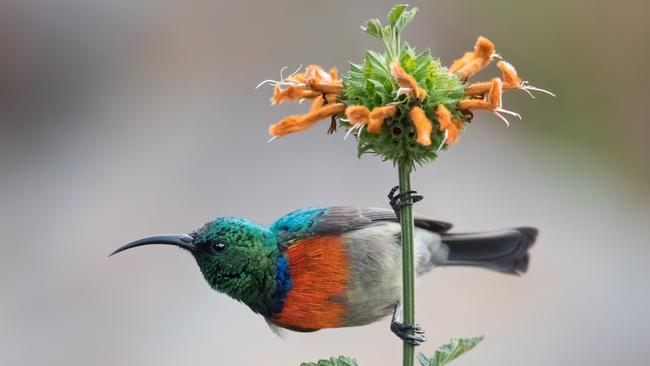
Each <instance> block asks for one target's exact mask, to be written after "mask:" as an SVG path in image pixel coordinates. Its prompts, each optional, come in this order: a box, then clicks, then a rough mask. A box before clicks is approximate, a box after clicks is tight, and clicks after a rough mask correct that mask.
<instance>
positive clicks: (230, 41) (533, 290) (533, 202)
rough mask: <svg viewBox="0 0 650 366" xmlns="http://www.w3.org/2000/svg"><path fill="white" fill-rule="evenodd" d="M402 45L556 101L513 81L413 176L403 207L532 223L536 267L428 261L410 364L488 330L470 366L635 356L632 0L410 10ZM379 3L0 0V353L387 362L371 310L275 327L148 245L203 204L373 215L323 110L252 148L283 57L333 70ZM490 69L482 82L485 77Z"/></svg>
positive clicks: (389, 354) (382, 330) (649, 169)
mask: <svg viewBox="0 0 650 366" xmlns="http://www.w3.org/2000/svg"><path fill="white" fill-rule="evenodd" d="M417 5H418V6H419V7H420V8H421V12H420V14H419V15H418V16H417V17H416V19H415V21H414V23H413V24H412V25H411V26H410V27H409V29H408V30H407V32H406V35H405V38H406V39H408V40H409V42H410V43H411V44H413V45H414V46H416V47H418V48H421V49H423V48H426V47H431V49H432V52H433V54H434V55H438V56H439V57H440V58H441V60H442V62H443V63H444V64H449V63H450V62H451V61H452V60H453V59H454V58H456V57H458V56H460V55H462V53H463V52H465V51H466V50H469V49H471V47H472V46H473V43H474V40H475V38H476V36H478V35H479V34H483V35H485V36H487V37H489V38H490V39H492V40H493V41H494V42H495V43H496V45H497V50H498V51H499V52H500V53H501V54H502V55H503V56H504V57H505V58H506V59H507V60H509V61H510V62H511V63H512V64H513V65H515V66H516V67H517V69H518V71H519V72H520V74H521V75H522V76H523V77H524V78H526V79H528V80H531V82H532V84H533V85H536V86H540V87H543V88H547V89H550V90H553V91H554V92H556V93H557V95H558V97H557V98H555V99H553V98H550V97H546V96H544V95H540V96H539V97H538V98H537V99H536V100H534V101H533V100H531V99H529V98H528V97H527V96H526V95H525V94H524V93H521V92H513V93H508V94H507V95H506V96H505V104H506V107H507V108H509V109H512V110H515V111H518V112H520V113H521V114H522V115H523V116H524V120H523V121H518V120H517V121H515V120H513V121H512V122H513V126H512V128H510V129H508V130H505V128H504V126H503V124H502V122H501V121H500V120H498V119H497V118H496V117H494V116H492V115H489V114H487V113H477V115H476V118H475V119H474V122H473V123H472V125H471V126H470V127H469V128H468V130H467V131H466V133H464V134H463V135H462V136H461V141H460V143H459V144H457V145H456V146H454V147H453V148H452V149H451V150H450V151H449V152H446V153H444V154H442V156H441V157H440V159H439V160H438V161H436V162H435V163H433V164H431V165H429V166H426V167H424V168H422V169H420V170H418V171H417V173H416V174H415V175H414V178H413V179H414V187H415V188H417V189H418V190H419V191H420V192H422V193H423V194H424V195H425V196H426V198H425V200H424V201H423V202H421V203H419V204H418V205H417V211H418V212H419V213H421V214H425V215H428V216H432V217H436V218H439V219H442V220H447V221H451V222H454V223H456V229H457V230H458V231H462V230H469V231H474V230H486V229H494V228H500V227H508V226H517V225H535V226H537V227H539V228H540V230H541V235H540V237H539V241H538V244H537V245H536V246H535V247H534V248H533V250H532V262H531V266H530V270H529V272H528V273H527V274H526V275H525V276H523V277H521V278H517V277H509V276H505V275H500V274H495V273H491V272H488V271H482V270H474V269H461V268H453V269H452V268H443V269H439V270H436V271H434V272H433V273H431V274H429V275H428V276H427V277H425V278H422V279H421V280H420V282H419V286H418V291H417V299H418V302H417V319H418V322H420V323H421V324H422V325H423V326H424V327H425V328H426V329H427V330H428V336H429V342H428V343H427V344H426V345H425V346H423V347H421V348H420V350H422V351H425V352H426V353H431V352H432V351H433V349H434V348H435V347H436V346H437V345H439V344H441V343H443V342H444V341H446V340H447V339H448V338H449V337H464V336H475V335H480V334H486V335H487V339H486V340H485V341H484V342H483V343H482V344H481V345H480V346H479V347H478V348H477V349H476V350H475V351H473V352H471V353H469V354H468V355H466V356H463V357H462V358H461V359H459V360H457V361H456V364H457V365H459V366H462V365H527V366H537V365H539V366H542V365H544V366H548V365H587V364H588V365H594V366H595V365H611V364H616V365H640V364H643V363H644V362H645V360H646V359H647V356H649V355H650V353H649V351H648V350H647V344H648V342H649V341H650V320H649V317H648V315H647V309H648V306H649V305H650V304H649V299H650V295H649V290H650V289H649V288H648V285H647V279H648V275H649V274H650V270H649V269H648V265H647V263H648V256H649V255H650V250H649V249H648V244H649V243H648V239H647V237H646V232H645V231H646V229H647V227H648V224H649V223H650V208H649V207H650V206H649V203H650V164H649V163H648V157H649V155H650V150H649V148H648V145H647V144H646V142H645V140H646V139H647V137H648V136H649V134H650V124H649V123H648V122H649V121H648V118H647V116H648V103H647V101H646V99H647V96H648V93H647V85H648V84H647V82H648V81H649V80H648V79H649V78H648V71H647V58H648V56H650V50H649V47H648V45H649V44H650V42H648V34H650V32H649V31H650V30H649V29H648V25H647V19H646V18H647V14H648V10H649V9H648V5H647V4H646V3H645V2H643V1H634V0H625V1H618V2H613V3H612V2H602V1H598V2H593V1H586V0H578V1H546V2H534V3H533V2H515V3H511V2H506V1H493V2H483V1H437V2H417ZM391 6H392V2H389V1H377V2H369V1H365V2H361V1H358V2H345V1H333V2H330V1H327V2H326V1H320V2H312V1H301V2H293V3H292V2H288V1H278V2H257V3H253V2H245V1H244V2H238V3H237V4H235V3H231V4H227V3H221V2H206V1H200V0H190V1H183V2H177V1H153V0H148V1H138V2H133V1H124V0H118V1H81V0H60V1H34V0H4V1H2V2H1V3H0V164H1V165H0V167H1V172H2V174H1V175H0V233H2V237H3V240H2V244H0V245H2V255H0V289H1V296H0V364H2V365H88V364H92V365H159V366H162V365H178V364H187V365H197V366H198V365H223V364H233V365H262V364H263V365H297V364H298V363H299V362H300V361H306V360H316V359H318V358H319V357H329V356H331V355H338V354H345V355H350V356H354V357H356V358H357V359H358V360H359V361H360V364H361V365H389V364H393V365H395V364H398V362H400V361H399V360H400V357H401V345H400V343H399V342H397V340H396V339H395V337H394V336H393V335H392V334H391V333H390V332H389V331H388V320H386V321H384V322H380V323H377V324H373V325H370V326H365V327H360V328H350V329H336V330H324V331H320V332H316V333H312V334H299V333H290V334H288V335H287V336H286V338H285V339H281V338H278V337H276V336H275V335H274V334H273V333H272V332H271V331H270V330H269V329H268V328H267V325H266V324H265V322H264V321H263V320H262V319H261V318H259V317H258V316H255V315H254V314H253V313H251V312H250V311H249V310H248V309H247V308H245V307H243V306H242V305H240V304H237V303H236V302H234V301H232V300H231V299H229V298H227V297H225V296H224V295H220V294H217V293H215V292H213V291H211V290H210V289H209V288H208V286H207V285H206V284H205V283H204V281H203V279H202V278H201V276H200V274H199V272H198V270H197V268H196V266H195V264H194V263H193V261H192V260H191V258H190V257H189V256H188V255H186V254H184V253H182V252H180V251H179V250H174V249H170V248H168V247H155V248H154V247H152V248H148V249H142V250H137V251H133V252H129V253H126V254H124V255H120V256H118V257H115V258H111V259H110V260H107V259H105V255H106V254H108V253H109V252H110V251H112V250H113V249H115V248H116V247H118V246H119V245H121V244H123V243H125V242H127V241H130V240H132V239H136V238H139V237H142V236H146V235H151V234H158V233H169V232H172V233H173V232H180V233H183V232H188V231H190V230H192V229H194V228H196V227H197V226H199V225H201V224H202V223H203V222H205V221H207V220H210V219H212V218H213V217H216V216H222V215H232V216H242V217H246V218H249V219H252V220H255V221H258V222H260V223H265V224H268V223H270V222H272V221H273V220H274V219H275V218H277V217H279V216H280V215H282V214H284V213H286V212H288V211H290V210H293V209H296V208H300V207H305V206H311V205H322V204H325V205H330V204H331V205H336V204H347V205H359V206H386V199H385V195H386V193H387V191H388V190H389V188H390V187H391V186H392V185H394V184H395V182H396V173H395V170H394V169H393V167H392V166H391V165H390V164H389V163H382V162H380V161H379V160H378V159H376V158H373V157H364V158H363V159H361V160H358V159H357V158H356V156H355V143H354V142H353V141H352V139H349V140H347V141H342V136H343V134H342V133H339V134H337V135H334V136H326V135H325V134H324V132H325V130H326V124H327V123H321V124H319V125H317V126H315V127H314V128H312V129H310V130H309V131H307V132H305V133H301V134H296V135H292V136H288V137H286V138H283V139H280V140H277V141H274V142H273V143H271V144H266V140H267V138H268V136H267V133H266V129H267V126H268V124H269V123H272V122H276V121H278V120H279V119H281V118H282V117H283V116H286V115H288V114H292V113H298V112H299V111H301V110H303V109H304V108H306V107H305V106H299V105H288V104H287V105H284V104H283V105H282V106H280V107H271V106H269V105H268V98H269V97H270V95H271V89H262V90H258V91H255V90H253V88H254V86H255V85H256V84H257V83H258V82H259V81H260V80H263V79H267V78H276V77H277V75H278V71H279V69H280V68H281V67H282V66H285V65H286V66H289V68H290V69H292V68H294V67H296V66H297V65H299V64H301V63H302V64H305V65H306V64H310V63H319V64H322V65H323V66H325V67H329V66H338V67H339V69H340V70H341V71H342V72H345V71H346V70H347V62H348V61H350V60H351V61H357V62H358V61H359V60H360V59H361V58H362V55H363V51H364V50H365V49H367V48H373V49H379V47H380V45H379V44H378V43H377V42H375V40H373V39H371V38H370V37H369V36H367V35H365V34H364V33H363V32H361V31H360V30H359V28H358V27H359V25H360V24H362V23H363V22H364V21H365V20H366V19H368V18H370V17H380V18H382V19H383V18H384V16H385V14H386V12H387V11H388V9H389V8H390V7H391ZM493 74H495V71H494V69H492V70H491V71H485V72H483V73H481V74H480V75H479V76H478V77H477V78H476V79H477V80H480V79H485V80H487V79H488V78H489V77H491V75H493Z"/></svg>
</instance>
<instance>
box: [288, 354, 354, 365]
mask: <svg viewBox="0 0 650 366" xmlns="http://www.w3.org/2000/svg"><path fill="white" fill-rule="evenodd" d="M300 366H357V361H356V360H355V359H354V358H349V357H345V356H339V357H331V358H330V359H328V360H318V362H303V363H301V364H300Z"/></svg>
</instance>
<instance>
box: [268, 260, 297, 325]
mask: <svg viewBox="0 0 650 366" xmlns="http://www.w3.org/2000/svg"><path fill="white" fill-rule="evenodd" d="M276 263H277V272H276V274H275V281H276V282H277V284H278V288H277V290H276V291H275V294H273V297H272V298H271V300H270V301H269V304H268V312H269V314H268V315H274V314H278V313H280V312H282V308H283V307H284V300H285V299H286V298H287V294H288V293H289V290H291V286H292V283H291V273H290V271H289V261H287V259H286V258H285V257H284V256H283V255H280V256H279V257H278V261H277V262H276Z"/></svg>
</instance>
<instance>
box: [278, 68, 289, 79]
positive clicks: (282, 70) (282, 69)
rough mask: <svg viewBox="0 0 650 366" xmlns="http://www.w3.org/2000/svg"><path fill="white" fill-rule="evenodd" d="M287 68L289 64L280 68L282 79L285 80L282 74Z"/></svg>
mask: <svg viewBox="0 0 650 366" xmlns="http://www.w3.org/2000/svg"><path fill="white" fill-rule="evenodd" d="M287 68H288V66H285V67H283V68H281V69H280V80H284V76H283V75H282V74H283V73H284V70H286V69H287Z"/></svg>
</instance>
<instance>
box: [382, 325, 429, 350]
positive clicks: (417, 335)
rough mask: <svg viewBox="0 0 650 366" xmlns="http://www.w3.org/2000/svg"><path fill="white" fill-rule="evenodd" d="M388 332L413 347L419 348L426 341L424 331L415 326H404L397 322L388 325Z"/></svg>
mask: <svg viewBox="0 0 650 366" xmlns="http://www.w3.org/2000/svg"><path fill="white" fill-rule="evenodd" d="M390 330H391V331H392V332H393V333H395V335H396V336H398V337H399V338H400V339H401V340H403V341H404V342H406V343H409V344H412V345H414V346H419V345H421V344H422V343H424V342H425V341H426V340H427V337H425V336H424V329H422V328H421V327H420V326H419V325H417V324H405V323H400V322H397V321H392V322H391V323H390Z"/></svg>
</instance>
